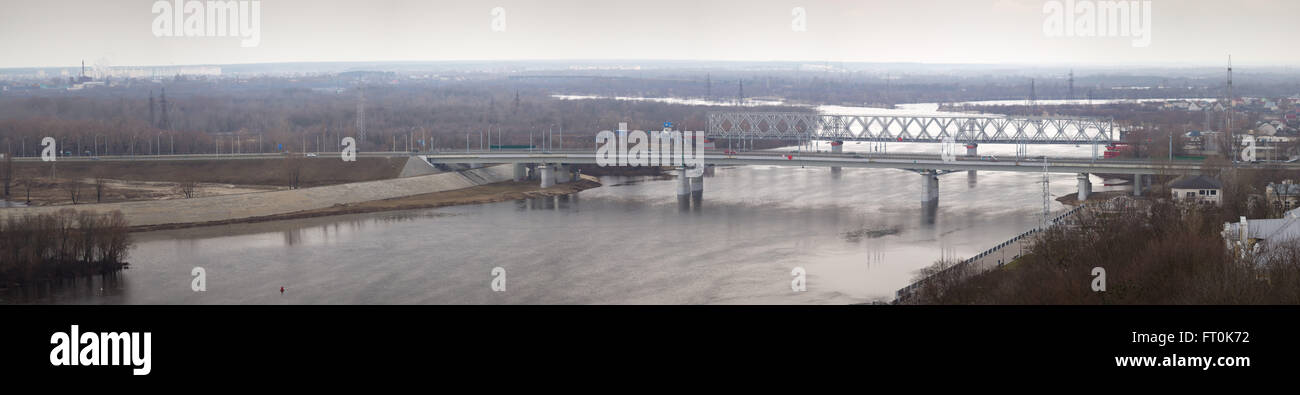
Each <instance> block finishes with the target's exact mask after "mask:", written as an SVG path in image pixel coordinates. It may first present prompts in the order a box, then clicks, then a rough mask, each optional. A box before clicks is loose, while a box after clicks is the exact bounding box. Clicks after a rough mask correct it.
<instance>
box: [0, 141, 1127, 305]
mask: <svg viewBox="0 0 1300 395" xmlns="http://www.w3.org/2000/svg"><path fill="white" fill-rule="evenodd" d="M845 147H846V151H850V152H852V151H854V150H856V149H866V147H867V145H865V144H863V145H857V144H852V143H850V144H846V145H845ZM980 148H981V150H988V151H990V152H998V151H999V150H1014V147H1012V146H1007V147H998V146H996V145H991V144H990V145H981V147H980ZM889 149H890V150H891V151H892V150H894V149H899V150H924V149H927V148H926V147H909V146H908V145H906V144H898V145H895V144H891V145H890V147H889ZM936 149H937V148H936ZM1033 149H1038V150H1045V151H1046V152H1047V153H1049V154H1051V155H1064V154H1072V153H1085V154H1086V153H1087V152H1088V151H1089V149H1088V148H1086V147H1083V148H1078V147H1072V146H1067V147H1054V148H1046V147H1031V150H1033ZM1041 177H1042V176H1041V174H1034V173H1004V172H985V171H982V172H979V173H978V174H971V173H965V174H962V172H956V173H950V174H945V175H942V176H939V196H940V198H939V200H938V202H929V203H921V202H920V201H919V199H918V198H919V197H920V196H921V188H922V185H921V180H920V179H921V177H917V175H916V173H914V172H908V171H902V170H890V169H855V168H845V169H843V170H842V172H841V174H840V175H839V176H838V177H833V176H832V174H831V171H830V170H829V169H826V168H799V167H779V166H741V167H719V168H717V170H716V172H715V175H714V176H712V177H707V182H706V187H705V188H706V192H707V194H705V195H706V196H703V197H702V199H701V200H699V201H698V202H688V206H689V207H691V208H690V209H688V210H685V211H682V210H681V209H680V206H679V202H678V201H677V195H676V191H677V186H678V181H677V179H676V177H675V176H666V177H604V178H603V179H602V183H603V184H604V185H605V186H603V187H600V188H595V189H590V190H586V191H582V192H579V193H577V194H574V195H569V196H557V197H539V198H531V199H523V200H517V201H509V202H501V203H492V204H482V205H473V206H458V207H447V208H440V209H431V210H412V211H401V212H387V213H371V214H352V215H343V216H333V217H320V218H306V219H298V220H289V221H273V222H261V223H250V224H235V225H223V226H213V227H202V228H191V229H179V230H168V231H157V232H146V233H139V234H135V235H134V238H135V240H136V246H135V247H134V248H133V249H132V250H131V252H130V255H129V257H128V259H129V260H130V262H131V269H130V270H127V271H124V272H122V274H121V275H120V276H119V277H117V278H112V279H99V280H90V281H84V280H83V281H82V282H78V283H76V284H73V285H67V284H63V285H59V284H53V285H49V286H46V287H44V288H33V289H23V290H18V291H15V290H10V291H9V294H8V295H5V296H4V298H5V299H4V302H5V303H91V304H93V303H136V304H139V303H145V304H344V303H346V304H355V303H361V304H390V303H391V304H417V303H451V304H497V303H507V304H534V303H546V304H570V303H572V304H583V303H669V304H677V303H683V304H695V303H858V302H869V301H873V300H887V299H889V298H890V297H892V294H893V292H894V291H895V290H897V289H898V288H900V287H902V286H904V285H906V284H907V283H908V282H909V281H910V280H911V278H912V276H913V273H914V272H915V271H916V270H917V269H919V268H921V267H924V266H926V265H929V264H931V263H932V262H934V261H935V260H936V259H939V258H940V257H941V255H943V254H945V253H947V254H949V255H956V256H959V257H966V256H971V255H974V254H976V253H978V252H980V251H983V250H984V249H987V248H988V247H989V246H992V245H995V244H997V243H1000V242H1002V241H1004V240H1006V239H1007V238H1009V237H1011V236H1014V235H1016V234H1019V233H1021V232H1023V231H1025V230H1026V229H1029V228H1031V227H1033V226H1035V225H1036V224H1037V223H1038V220H1039V216H1041V213H1042V204H1043V203H1042V202H1043V200H1042V184H1041ZM1074 177H1075V175H1074V174H1054V175H1051V178H1050V180H1051V186H1052V193H1053V195H1054V196H1055V195H1063V194H1067V193H1073V192H1074V186H1075V179H1074ZM977 181H978V182H977ZM1094 185H1096V186H1097V187H1096V188H1095V189H1096V190H1097V191H1102V190H1106V189H1111V188H1107V187H1105V186H1102V185H1101V182H1100V181H1099V180H1096V181H1094ZM918 203H920V204H919V206H918ZM1062 209H1063V208H1062V207H1061V206H1060V205H1059V204H1055V203H1054V204H1053V207H1052V210H1053V211H1057V212H1059V211H1060V210H1062ZM194 267H203V268H204V269H205V271H206V280H207V291H206V292H193V291H192V290H191V289H190V283H191V280H192V279H193V278H192V277H191V275H190V272H191V270H192V269H193V268H194ZM495 267H501V268H503V269H505V270H506V271H507V273H508V276H509V277H508V278H509V282H508V284H509V288H508V289H507V291H506V292H492V290H491V287H490V281H491V279H492V276H491V270H492V269H493V268H495ZM794 267H803V268H804V269H805V270H806V272H807V273H808V274H807V279H808V281H807V284H808V290H807V292H798V293H795V292H791V291H790V286H789V284H790V280H791V277H790V272H791V270H792V269H793V268H794ZM128 279H129V281H127V280H128ZM281 286H283V287H285V293H284V294H283V295H281V294H280V293H279V288H280V287H281ZM101 288H102V289H103V291H102V292H97V290H99V289H101ZM92 291H96V292H92Z"/></svg>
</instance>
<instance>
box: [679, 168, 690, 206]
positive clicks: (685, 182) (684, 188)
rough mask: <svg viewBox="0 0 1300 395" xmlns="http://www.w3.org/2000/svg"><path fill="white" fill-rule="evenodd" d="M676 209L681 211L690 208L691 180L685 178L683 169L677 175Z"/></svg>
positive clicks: (684, 169)
mask: <svg viewBox="0 0 1300 395" xmlns="http://www.w3.org/2000/svg"><path fill="white" fill-rule="evenodd" d="M677 207H678V208H680V209H683V210H689V209H690V208H691V180H690V178H688V177H686V168H685V167H683V168H682V169H681V170H679V171H678V174H677Z"/></svg>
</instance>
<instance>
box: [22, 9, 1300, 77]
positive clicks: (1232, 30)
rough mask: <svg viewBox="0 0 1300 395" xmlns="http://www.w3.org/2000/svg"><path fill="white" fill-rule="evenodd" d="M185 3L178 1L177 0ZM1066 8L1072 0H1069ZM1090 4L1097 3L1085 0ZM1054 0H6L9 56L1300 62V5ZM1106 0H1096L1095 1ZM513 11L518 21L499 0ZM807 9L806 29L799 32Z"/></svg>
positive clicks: (159, 60)
mask: <svg viewBox="0 0 1300 395" xmlns="http://www.w3.org/2000/svg"><path fill="white" fill-rule="evenodd" d="M174 1H175V0H170V2H174ZM1060 1H1061V3H1062V4H1065V3H1066V0H1060ZM1073 1H1075V2H1076V3H1082V2H1089V0H1073ZM1044 3H1045V1H1043V0H840V1H775V0H728V1H710V0H687V1H682V0H653V1H652V0H640V1H622V0H605V1H584V0H531V1H522V0H511V1H506V0H502V1H438V0H261V11H262V17H261V42H260V45H259V46H257V47H253V48H243V47H240V43H239V39H238V38H231V37H217V38H213V37H155V36H154V35H153V33H152V31H151V26H152V24H153V21H154V18H155V14H153V13H152V12H151V6H152V5H153V4H154V0H102V1H99V0H21V1H20V0H0V4H2V6H0V10H3V12H0V67H35V66H58V67H63V66H72V65H76V64H78V63H79V62H80V61H81V60H83V59H84V60H86V61H87V63H94V62H96V61H98V60H101V59H103V60H106V61H107V62H108V63H109V64H111V65H118V66H123V65H181V64H226V63H260V62H297V61H311V62H314V61H403V60H412V61H426V60H427V61H437V60H507V59H508V60H530V59H700V60H756V61H762V60H796V61H815V62H821V61H830V62H839V61H844V62H849V61H864V62H927V63H1046V64H1170V65H1179V64H1187V65H1193V64H1195V65H1221V64H1222V63H1224V62H1225V61H1226V57H1227V54H1229V53H1231V54H1232V55H1233V59H1234V62H1235V63H1238V64H1243V65H1249V64H1258V65H1280V66H1288V65H1300V50H1297V49H1296V48H1297V47H1296V46H1295V44H1294V43H1293V42H1292V41H1293V40H1294V39H1295V38H1296V37H1300V35H1298V34H1297V33H1300V23H1297V21H1298V20H1300V1H1295V0H1233V1H1223V0H1183V1H1179V0H1153V1H1152V15H1151V16H1152V18H1151V24H1152V26H1151V29H1152V34H1151V44H1150V46H1148V47H1145V48H1136V47H1133V46H1132V45H1131V40H1132V38H1129V37H1090V38H1083V37H1048V36H1047V35H1046V34H1045V33H1044V31H1043V23H1044V20H1045V18H1046V15H1045V14H1044V11H1043V6H1044ZM1093 3H1097V2H1095V1H1093ZM496 6H501V7H503V8H504V9H505V10H506V25H505V26H506V30H505V31H504V32H494V31H493V30H492V29H491V24H492V20H493V16H492V15H491V14H490V10H491V9H492V8H493V7H496ZM794 7H803V9H804V10H806V14H807V19H806V21H807V25H806V26H807V30H806V31H804V32H794V31H792V30H791V22H792V19H793V17H792V15H791V10H792V8H794Z"/></svg>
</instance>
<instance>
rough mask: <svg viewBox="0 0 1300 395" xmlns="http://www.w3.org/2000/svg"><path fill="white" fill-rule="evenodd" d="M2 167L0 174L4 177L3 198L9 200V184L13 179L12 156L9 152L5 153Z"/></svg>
mask: <svg viewBox="0 0 1300 395" xmlns="http://www.w3.org/2000/svg"><path fill="white" fill-rule="evenodd" d="M3 166H4V169H0V176H2V177H4V188H5V190H4V194H5V195H4V199H5V200H9V185H10V184H12V183H13V179H14V157H13V155H11V154H5V161H4V165H3Z"/></svg>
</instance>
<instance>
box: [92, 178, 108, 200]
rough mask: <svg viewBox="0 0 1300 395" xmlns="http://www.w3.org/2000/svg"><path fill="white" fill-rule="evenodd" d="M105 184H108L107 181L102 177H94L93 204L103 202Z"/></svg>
mask: <svg viewBox="0 0 1300 395" xmlns="http://www.w3.org/2000/svg"><path fill="white" fill-rule="evenodd" d="M106 184H108V180H106V179H104V176H102V175H96V176H95V203H100V202H103V201H104V188H105V187H106Z"/></svg>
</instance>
